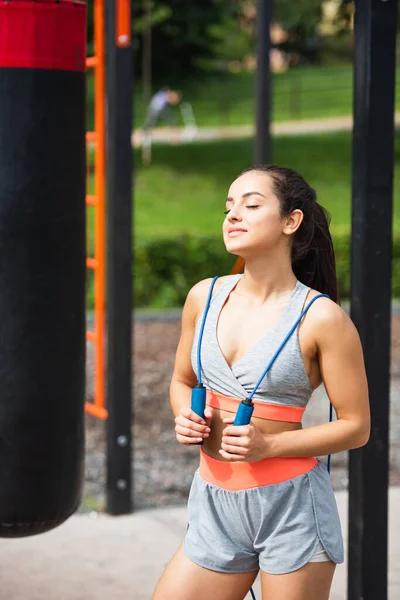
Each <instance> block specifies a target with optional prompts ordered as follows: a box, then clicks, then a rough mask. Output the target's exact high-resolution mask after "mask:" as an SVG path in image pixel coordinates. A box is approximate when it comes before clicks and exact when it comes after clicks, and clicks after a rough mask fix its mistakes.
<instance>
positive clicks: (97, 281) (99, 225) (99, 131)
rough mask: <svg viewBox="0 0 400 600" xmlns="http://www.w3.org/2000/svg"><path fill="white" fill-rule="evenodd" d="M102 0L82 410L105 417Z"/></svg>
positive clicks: (100, 2)
mask: <svg viewBox="0 0 400 600" xmlns="http://www.w3.org/2000/svg"><path fill="white" fill-rule="evenodd" d="M104 18H105V17H104V0H94V49H95V56H92V57H88V58H87V59H86V68H87V69H88V68H92V69H94V76H95V90H94V92H95V95H94V98H95V107H94V121H95V123H94V128H95V131H90V132H87V133H86V142H87V144H94V147H95V155H94V165H95V173H94V188H95V189H94V195H88V196H87V197H86V203H87V205H89V206H93V207H94V210H95V249H94V257H88V258H87V261H86V265H87V268H89V269H93V270H94V295H95V308H94V313H95V325H94V331H88V332H87V333H86V339H87V340H88V341H89V342H91V343H93V344H94V345H95V380H94V402H93V403H91V402H86V405H85V410H86V412H87V413H89V414H92V415H94V416H95V417H97V418H99V419H102V420H105V419H107V410H106V408H105V343H104V339H105V335H104V334H105V293H106V292H105V243H106V239H105V238H106V228H105V209H106V207H105V186H106V164H105V163H106V158H105V22H104Z"/></svg>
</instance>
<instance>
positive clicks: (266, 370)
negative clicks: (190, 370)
mask: <svg viewBox="0 0 400 600" xmlns="http://www.w3.org/2000/svg"><path fill="white" fill-rule="evenodd" d="M217 279H218V277H214V278H213V280H212V282H211V287H210V291H209V292H208V297H207V302H206V307H205V309H204V315H203V321H202V323H201V329H200V333H199V341H198V345H197V372H198V377H197V379H198V381H199V383H201V382H202V381H201V342H202V339H203V333H204V327H205V323H206V318H207V314H208V310H209V308H210V304H211V297H212V292H213V289H214V284H215V282H216V280H217ZM318 298H329V296H328V295H327V294H318V296H315V297H314V298H313V299H312V300H311V301H310V302H309V303H308V304H307V306H306V307H305V309H304V310H303V312H302V313H301V315H300V316H299V318H298V319H297V321H296V322H295V324H294V325H293V327H292V328H291V330H290V331H289V333H288V334H287V336H286V337H285V339H284V340H283V342H282V343H281V345H280V346H279V348H278V350H277V351H276V352H275V354H274V355H273V357H272V358H271V360H270V362H269V363H268V365H267V367H266V369H265V371H264V373H263V374H262V375H261V377H260V379H259V380H258V382H257V383H256V386H255V388H254V389H253V391H252V392H251V394H250V396H249V400H251V399H252V398H253V396H254V394H255V393H256V392H257V390H258V388H259V386H260V383H261V382H262V380H263V379H264V377H265V376H266V374H267V373H268V371H269V370H270V368H271V367H272V365H273V364H274V362H275V361H276V359H277V358H278V356H279V354H280V353H281V351H282V350H283V348H284V347H285V345H286V344H287V342H288V341H289V339H290V337H291V336H292V335H293V333H294V332H295V331H296V328H297V326H298V325H299V323H300V321H301V320H302V318H303V317H304V316H305V314H306V313H307V311H308V309H309V308H310V306H311V305H312V304H313V303H314V302H315V300H317V299H318ZM332 408H333V407H332V404H331V405H330V410H329V421H330V422H331V421H332V415H333V412H332ZM330 470H331V456H330V455H329V456H328V473H330ZM250 594H251V597H252V600H256V596H255V594H254V592H253V588H250Z"/></svg>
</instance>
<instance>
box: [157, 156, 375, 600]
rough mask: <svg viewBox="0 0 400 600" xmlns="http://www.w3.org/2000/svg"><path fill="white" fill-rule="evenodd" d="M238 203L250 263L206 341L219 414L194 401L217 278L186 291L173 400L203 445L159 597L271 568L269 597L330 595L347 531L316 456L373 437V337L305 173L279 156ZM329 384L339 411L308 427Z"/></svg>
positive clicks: (219, 306)
mask: <svg viewBox="0 0 400 600" xmlns="http://www.w3.org/2000/svg"><path fill="white" fill-rule="evenodd" d="M225 214H226V218H225V220H224V223H223V236H224V242H225V245H226V249H227V251H228V252H231V253H232V254H236V255H238V256H240V257H242V258H243V259H244V261H245V270H244V274H243V275H231V276H226V277H221V278H219V279H217V281H216V283H215V285H214V289H213V291H212V297H211V303H210V306H209V310H208V313H207V315H206V319H205V328H204V333H203V337H202V345H201V372H202V377H203V381H204V383H205V385H206V387H207V408H206V411H205V417H206V419H207V421H205V420H203V419H202V418H201V417H199V416H198V415H196V414H195V413H194V412H193V411H192V410H191V408H190V402H191V390H192V388H193V387H194V386H195V385H196V382H197V376H198V375H199V373H196V371H197V370H198V367H197V365H196V353H197V349H198V343H199V337H200V336H199V330H200V323H201V322H202V320H203V317H204V309H205V305H206V299H207V296H208V295H209V292H210V283H211V282H210V280H205V281H201V282H200V283H198V284H197V285H195V286H194V287H193V288H192V289H191V291H190V292H189V294H188V297H187V301H186V303H185V307H184V311H183V320H182V333H181V338H180V341H179V346H178V350H177V354H176V363H175V369H174V373H173V377H172V383H171V388H170V395H171V406H172V410H173V413H174V415H175V417H176V418H175V424H176V426H175V430H176V437H177V440H178V442H180V443H181V444H184V445H194V444H198V443H199V442H200V441H202V442H203V446H202V447H201V452H200V468H199V469H198V470H197V471H196V473H195V476H194V479H193V483H192V487H191V491H190V497H189V504H188V518H189V525H188V530H187V533H186V536H185V541H184V544H183V545H182V547H180V548H179V549H178V551H177V553H176V554H175V556H174V557H173V558H172V560H171V562H170V563H169V564H168V566H167V568H166V570H165V572H164V574H163V575H162V577H161V579H160V581H159V583H158V586H157V588H156V590H155V593H154V596H153V600H204V599H208V598H209V599H210V600H243V598H244V597H245V596H246V594H247V592H248V591H249V588H250V587H251V585H252V584H253V581H254V579H255V577H256V575H257V573H258V571H259V570H260V571H261V584H262V596H263V599H264V600H269V599H271V600H288V598H290V600H328V598H329V590H330V587H331V582H332V578H333V574H334V571H335V567H336V564H337V563H340V562H342V561H343V542H342V537H341V530H340V522H339V517H338V513H337V507H336V503H335V498H334V495H333V491H332V486H331V483H330V478H329V475H328V473H327V471H326V469H325V466H324V465H323V464H322V463H321V462H320V461H319V460H317V459H315V458H313V457H316V456H325V455H328V454H333V453H336V452H341V451H343V450H349V449H352V448H358V447H360V446H363V445H364V444H366V443H367V441H368V438H369V432H370V414H369V401H368V388H367V381H366V374H365V369H364V362H363V356H362V349H361V344H360V340H359V337H358V334H357V331H356V329H355V327H354V325H353V323H352V322H351V320H350V319H349V317H348V316H347V315H346V313H345V312H344V311H343V310H342V309H341V308H340V307H339V306H338V304H337V302H338V292H337V282H336V273H335V261H334V253H333V248H332V241H331V237H330V234H329V229H328V220H327V217H326V213H325V211H324V209H323V208H322V207H321V206H320V205H319V204H318V203H317V201H316V194H315V191H314V190H313V189H312V188H311V187H310V186H309V185H308V184H307V183H306V181H305V180H304V179H303V178H302V177H301V176H300V175H299V174H298V173H296V172H294V171H292V170H291V169H288V168H284V167H278V166H273V165H267V166H261V167H255V168H252V169H249V170H247V171H245V172H243V173H242V174H241V175H240V176H239V177H238V178H237V179H236V180H235V181H234V182H233V183H232V185H231V187H230V190H229V194H228V198H227V201H226V213H225ZM321 293H323V294H327V295H329V298H327V297H326V296H323V297H320V294H321ZM317 296H318V298H317V299H316V300H315V301H313V298H316V297H317ZM310 301H312V304H310ZM305 307H306V308H308V311H307V313H306V315H305V316H304V318H302V319H301V321H300V324H299V326H298V327H296V328H295V330H294V333H293V334H292V335H291V336H290V338H289V339H288V341H287V343H286V344H285V346H284V347H283V348H281V349H280V352H279V355H278V356H277V358H276V361H275V362H274V364H273V365H272V367H271V369H270V370H269V372H268V373H267V375H266V377H265V378H264V379H263V380H262V382H261V383H260V385H259V387H258V389H257V390H256V393H255V394H254V397H253V400H254V401H255V405H256V408H255V410H254V413H253V418H252V419H251V422H250V424H249V425H244V426H234V425H233V421H234V417H235V412H236V410H237V406H238V403H239V402H240V401H241V400H242V399H243V398H246V396H248V395H249V394H250V393H251V392H252V391H253V390H254V388H255V386H256V383H257V381H258V379H259V377H260V375H261V374H262V372H263V371H264V369H265V366H266V365H267V363H268V362H269V361H270V360H271V358H272V357H273V356H274V354H275V353H276V351H277V349H278V347H279V346H280V345H281V343H282V341H283V339H284V338H285V336H286V335H287V333H288V332H289V331H290V329H291V328H292V327H293V324H295V323H296V320H297V319H298V318H299V316H300V315H301V314H302V311H303V309H304V308H305ZM196 375H197V376H196ZM321 383H324V385H325V388H326V391H327V394H328V396H329V399H330V401H331V403H332V405H333V407H334V409H335V412H336V415H337V419H336V420H335V421H334V422H332V423H326V424H322V425H317V426H314V427H309V428H306V429H302V426H301V416H302V414H303V412H304V409H305V407H306V406H307V402H308V400H309V398H310V396H311V394H312V391H313V390H314V389H315V388H317V387H318V386H319V385H320V384H321Z"/></svg>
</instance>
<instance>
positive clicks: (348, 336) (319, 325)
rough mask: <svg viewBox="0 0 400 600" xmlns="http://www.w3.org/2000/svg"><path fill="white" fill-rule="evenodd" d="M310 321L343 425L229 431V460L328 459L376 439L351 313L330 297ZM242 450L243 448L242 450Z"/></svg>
mask: <svg viewBox="0 0 400 600" xmlns="http://www.w3.org/2000/svg"><path fill="white" fill-rule="evenodd" d="M318 304H319V305H318ZM317 305H318V306H317ZM313 309H314V310H313ZM308 318H309V321H308V324H307V329H308V333H309V334H310V335H312V337H313V339H314V340H315V345H316V352H317V355H318V361H319V367H320V370H321V375H322V380H323V383H324V385H325V389H326V392H327V394H328V397H329V399H330V401H331V403H332V405H333V407H334V409H335V411H336V415H337V420H336V421H334V422H332V423H326V424H323V425H316V426H313V427H308V428H305V429H299V430H295V431H285V432H282V433H278V434H265V435H264V434H261V432H260V430H258V429H257V428H255V427H253V426H245V427H243V428H241V427H227V428H226V429H225V431H224V438H223V442H224V443H223V444H222V449H223V450H222V452H221V454H222V455H223V456H224V457H229V455H228V454H227V452H226V449H227V448H230V449H231V450H230V451H231V453H232V452H233V454H235V458H231V460H235V459H236V460H238V459H241V460H260V459H261V458H267V457H272V456H276V457H278V456H280V457H296V456H326V455H328V454H334V453H337V452H341V451H343V450H350V449H353V448H359V447H360V446H363V445H364V444H366V443H367V441H368V439H369V434H370V409H369V399H368V385H367V377H366V373H365V367H364V359H363V353H362V347H361V342H360V338H359V336H358V332H357V330H356V328H355V326H354V324H353V322H352V321H351V319H350V318H349V317H348V316H347V314H346V313H345V312H344V311H343V310H342V309H341V308H340V307H339V306H337V305H336V304H335V303H333V302H332V301H330V300H328V299H325V298H321V299H319V300H318V301H317V302H315V304H314V305H313V306H312V307H311V308H310V311H309V314H308ZM235 430H236V431H235ZM240 430H241V431H240ZM234 437H235V438H236V440H235V441H233V439H234ZM239 438H240V439H239ZM232 443H233V445H232ZM237 445H238V446H241V447H240V448H237ZM234 446H236V448H234Z"/></svg>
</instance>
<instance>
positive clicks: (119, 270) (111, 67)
mask: <svg viewBox="0 0 400 600" xmlns="http://www.w3.org/2000/svg"><path fill="white" fill-rule="evenodd" d="M107 17H108V19H107V225H108V229H107V233H108V237H107V242H108V248H107V257H108V261H107V316H108V334H107V338H108V339H107V365H108V368H107V405H108V406H107V407H108V422H107V425H108V429H107V512H108V513H111V514H114V515H120V514H124V513H129V512H131V510H132V508H133V507H132V452H131V441H132V440H131V430H132V418H133V414H132V389H131V388H132V369H131V364H132V319H131V315H132V147H131V129H132V81H133V74H132V46H131V6H130V0H107Z"/></svg>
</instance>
